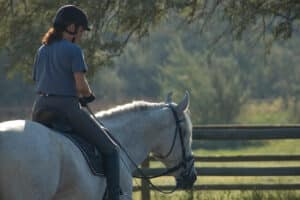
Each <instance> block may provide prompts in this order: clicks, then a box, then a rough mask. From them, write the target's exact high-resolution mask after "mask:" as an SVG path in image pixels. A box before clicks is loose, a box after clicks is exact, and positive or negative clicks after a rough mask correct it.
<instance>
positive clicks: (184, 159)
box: [86, 104, 194, 194]
mask: <svg viewBox="0 0 300 200" xmlns="http://www.w3.org/2000/svg"><path fill="white" fill-rule="evenodd" d="M167 107H168V108H170V109H171V111H172V114H173V116H174V119H175V122H176V128H175V133H174V138H173V141H172V145H171V148H170V150H169V151H168V153H167V154H166V155H164V156H160V157H158V158H159V159H164V158H167V157H168V156H169V155H170V154H171V153H172V152H173V149H174V147H175V143H176V138H177V135H178V133H179V137H180V144H181V151H182V161H181V162H180V163H178V164H177V165H176V166H174V167H172V168H168V169H167V170H165V171H164V172H161V173H158V174H156V175H152V176H147V175H146V174H145V173H144V172H143V170H142V169H141V168H139V166H138V164H136V163H135V161H134V160H133V159H132V158H131V157H130V155H129V154H128V152H127V151H126V149H125V148H124V147H123V146H122V145H121V144H120V143H119V141H118V140H116V139H115V138H114V137H113V135H112V134H110V133H109V131H107V133H108V135H109V136H110V137H111V139H112V140H113V141H114V142H116V144H118V146H119V147H120V149H122V151H123V152H124V153H125V154H126V156H127V157H128V159H129V160H130V162H131V163H132V164H133V165H134V167H135V168H136V171H137V172H138V173H139V174H140V175H136V176H133V177H134V178H140V179H144V180H146V181H147V182H148V183H149V184H150V185H151V186H152V187H153V188H154V189H155V190H157V191H159V192H161V193H164V194H170V193H173V192H175V191H176V190H177V189H178V187H177V186H175V187H174V189H172V190H171V191H163V190H161V189H160V188H158V187H157V186H155V185H154V184H153V183H152V182H151V179H153V178H157V177H161V176H165V175H168V174H170V173H173V172H175V171H177V170H179V169H180V168H182V167H183V168H184V169H185V168H186V167H187V162H189V161H191V160H193V159H194V158H193V157H192V156H190V157H186V152H185V151H186V148H185V146H184V139H183V132H182V128H181V126H180V123H181V122H182V121H183V119H182V120H180V119H179V118H178V115H177V113H176V111H175V108H174V107H173V106H172V105H171V104H167ZM86 108H87V110H88V112H89V113H90V114H91V115H92V116H93V117H94V119H95V120H96V121H97V122H99V124H100V125H102V126H103V127H104V124H103V123H102V122H101V121H100V120H98V118H97V117H96V116H95V114H94V113H93V112H92V110H91V109H90V107H89V106H88V105H87V106H86Z"/></svg>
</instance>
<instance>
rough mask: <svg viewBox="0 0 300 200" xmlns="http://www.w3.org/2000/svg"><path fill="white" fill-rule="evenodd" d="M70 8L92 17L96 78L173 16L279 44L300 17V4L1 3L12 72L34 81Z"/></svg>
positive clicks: (174, 0) (0, 40) (231, 0)
mask: <svg viewBox="0 0 300 200" xmlns="http://www.w3.org/2000/svg"><path fill="white" fill-rule="evenodd" d="M67 3H72V4H76V5H79V6H80V7H82V8H83V9H84V10H86V11H87V13H88V15H89V17H90V22H91V24H92V27H93V30H92V31H91V32H90V33H89V34H88V36H87V40H86V41H85V42H84V43H83V46H84V47H85V49H86V51H85V54H86V57H87V59H88V60H89V65H90V71H89V73H90V75H93V74H94V73H95V71H96V69H98V68H99V66H103V65H110V64H111V59H112V58H113V57H115V56H118V55H120V54H121V53H122V52H123V49H124V47H125V45H126V44H127V42H128V40H129V39H130V38H131V37H132V36H135V37H137V38H142V37H144V36H145V35H147V34H148V33H149V31H150V28H151V27H154V26H156V25H157V24H159V23H160V22H161V20H162V19H164V18H166V17H167V16H169V14H170V13H177V14H179V15H180V16H182V19H183V23H199V24H200V29H201V30H206V28H208V27H209V26H210V25H211V24H213V22H214V21H215V20H220V19H221V20H224V25H223V29H222V30H223V31H221V34H220V35H221V36H223V35H224V34H223V33H225V32H226V33H230V34H232V35H233V36H234V37H237V38H241V37H242V35H243V33H245V32H249V31H253V33H255V34H251V38H255V37H254V35H256V36H257V37H258V38H260V37H263V36H264V35H265V33H266V32H270V31H271V32H273V36H274V38H275V39H286V38H289V37H291V36H292V33H293V31H294V26H295V24H296V22H297V21H298V20H299V17H300V16H299V14H298V13H299V7H300V2H298V1H295V0H267V1H266V0H251V1H243V0H238V1H237V0H185V1H182V0H164V1H160V0H148V1H139V0H125V1H124V0H103V1H94V0H67V1H61V0H53V1H41V0H24V1H20V0H9V1H7V0H0V25H1V27H4V28H2V29H1V31H0V46H1V47H2V48H5V50H6V51H7V52H8V53H9V56H10V63H11V64H10V67H9V68H7V70H8V71H9V72H11V73H12V74H14V73H15V72H17V73H19V72H21V73H22V74H25V75H26V77H27V78H29V77H30V74H31V65H32V63H33V58H34V54H35V49H37V48H38V46H39V38H41V37H42V35H43V33H44V32H46V31H47V29H48V28H49V27H50V26H51V21H52V18H53V16H54V14H55V12H56V10H57V8H58V7H59V6H61V5H63V4H67ZM219 38H220V37H218V36H216V39H215V40H218V39H219Z"/></svg>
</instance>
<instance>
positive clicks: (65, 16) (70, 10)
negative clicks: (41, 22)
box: [53, 5, 91, 35]
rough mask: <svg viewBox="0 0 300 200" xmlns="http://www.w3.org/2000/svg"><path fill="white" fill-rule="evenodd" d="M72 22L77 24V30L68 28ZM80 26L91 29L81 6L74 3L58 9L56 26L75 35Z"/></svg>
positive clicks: (54, 22)
mask: <svg viewBox="0 0 300 200" xmlns="http://www.w3.org/2000/svg"><path fill="white" fill-rule="evenodd" d="M70 24H75V27H76V30H75V32H70V31H68V30H66V28H67V26H68V25H70ZM79 26H82V27H83V29H84V30H87V31H90V30H91V29H90V28H89V26H88V19H87V15H86V14H85V13H84V12H83V11H82V10H81V9H80V8H78V7H76V6H74V5H65V6H62V7H61V8H59V9H58V10H57V12H56V15H55V18H54V20H53V27H54V28H58V29H62V30H64V31H66V32H67V33H69V34H71V35H75V34H76V33H77V29H78V27H79Z"/></svg>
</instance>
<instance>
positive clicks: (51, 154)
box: [0, 94, 196, 200]
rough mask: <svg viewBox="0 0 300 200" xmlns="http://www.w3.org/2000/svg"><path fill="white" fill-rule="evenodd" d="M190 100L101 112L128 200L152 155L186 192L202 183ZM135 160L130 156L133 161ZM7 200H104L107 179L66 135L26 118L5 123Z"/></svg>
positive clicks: (2, 187) (2, 154)
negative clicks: (93, 170)
mask: <svg viewBox="0 0 300 200" xmlns="http://www.w3.org/2000/svg"><path fill="white" fill-rule="evenodd" d="M188 105H189V96H188V94H186V95H185V97H184V98H183V100H182V101H181V102H180V103H178V105H177V104H175V103H173V102H171V99H170V98H168V100H167V102H164V103H150V102H143V101H138V102H133V103H130V104H126V105H122V106H117V107H115V108H113V109H110V110H107V111H103V112H99V113H97V114H96V116H97V118H98V119H99V120H101V121H102V122H103V123H104V124H105V126H106V127H107V128H108V129H109V130H110V132H111V133H112V134H113V136H114V137H115V138H116V139H117V140H118V141H119V143H120V144H121V146H122V147H123V148H124V150H125V151H126V153H125V152H124V150H123V151H121V183H120V184H121V188H122V191H123V195H122V199H132V178H133V177H132V173H133V172H134V171H135V170H136V165H139V164H140V163H141V162H142V161H143V160H145V159H146V157H147V156H148V154H149V153H150V152H152V154H153V155H154V156H155V157H156V158H158V159H159V160H160V161H162V162H163V163H164V164H165V165H166V166H167V167H168V169H170V168H172V169H173V170H170V173H171V174H172V175H173V176H174V177H175V178H176V180H177V185H178V186H179V187H181V188H189V187H192V185H193V183H194V182H195V179H196V172H195V168H194V161H193V158H192V151H191V142H192V139H191V138H192V124H191V120H190V117H189V113H188V112H187V110H188ZM128 156H129V157H130V158H129V157H128ZM0 160H1V163H0V199H1V200H48V199H49V200H50V199H54V200H66V199H72V200H82V199H88V200H94V199H95V200H96V199H97V200H99V199H102V198H103V195H104V192H105V187H106V180H105V177H99V176H94V175H93V174H92V173H91V171H90V169H89V167H88V165H87V163H86V161H85V159H84V157H83V155H82V153H81V152H80V150H79V149H78V148H77V146H76V145H74V144H73V143H72V142H71V141H70V140H69V139H67V138H66V137H65V136H63V135H61V134H60V133H57V132H56V131H54V130H51V129H49V128H47V127H45V126H43V125H41V124H38V123H36V122H32V121H26V120H16V121H7V122H2V123H0Z"/></svg>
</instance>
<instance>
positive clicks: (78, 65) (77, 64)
mask: <svg viewBox="0 0 300 200" xmlns="http://www.w3.org/2000/svg"><path fill="white" fill-rule="evenodd" d="M71 67H72V72H73V73H74V72H86V71H87V65H86V63H85V60H84V55H83V52H82V50H81V49H80V48H79V47H74V48H73V51H72V56H71Z"/></svg>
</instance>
